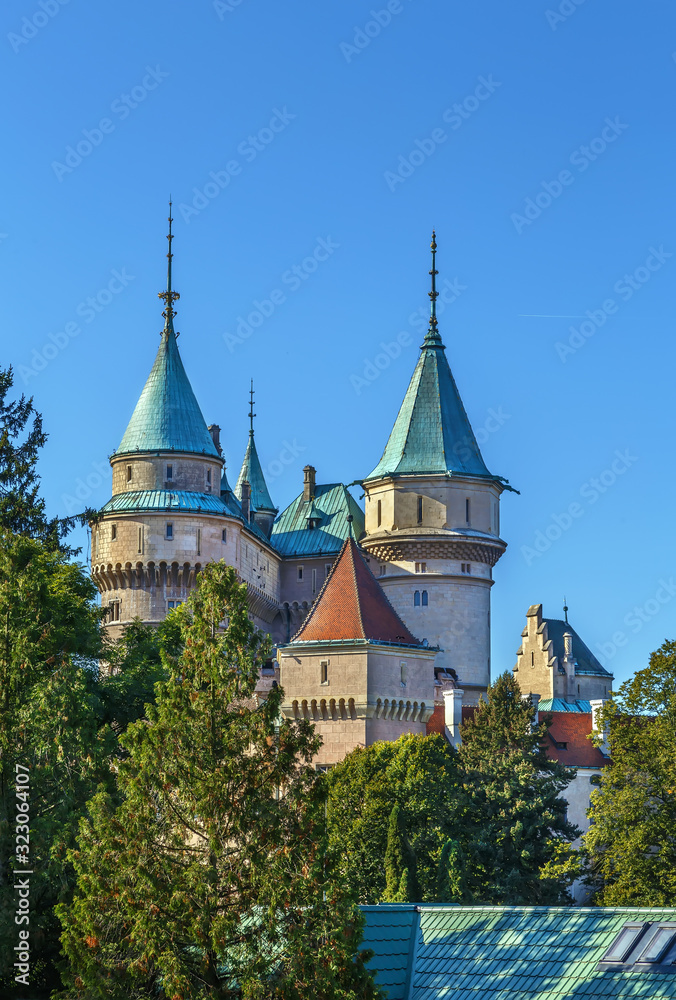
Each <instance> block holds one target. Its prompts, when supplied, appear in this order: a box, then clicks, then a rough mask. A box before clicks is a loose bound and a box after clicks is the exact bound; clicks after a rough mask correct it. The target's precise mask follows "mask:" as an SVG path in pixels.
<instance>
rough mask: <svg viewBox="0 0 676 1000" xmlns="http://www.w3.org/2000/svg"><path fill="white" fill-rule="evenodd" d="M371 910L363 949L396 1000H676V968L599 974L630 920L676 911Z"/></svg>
mask: <svg viewBox="0 0 676 1000" xmlns="http://www.w3.org/2000/svg"><path fill="white" fill-rule="evenodd" d="M416 909H417V912H416ZM363 910H364V913H365V916H366V928H365V933H364V940H363V947H365V948H371V949H373V951H374V952H375V955H374V957H373V959H372V960H371V962H370V963H369V964H370V965H371V966H372V968H374V969H377V970H381V969H382V970H383V972H382V973H381V972H380V971H378V972H377V974H376V982H380V983H381V984H382V985H383V986H385V987H386V988H387V990H388V996H389V998H390V1000H473V998H476V1000H533V998H534V997H538V998H539V1000H564V998H566V1000H573V998H575V1000H577V998H580V1000H582V998H586V997H589V998H590V1000H591V998H595V997H603V998H604V1000H628V998H630V997H632V998H633V997H643V998H645V1000H675V998H676V967H675V968H674V971H667V972H663V971H660V972H657V971H655V972H653V971H644V970H643V969H639V968H637V967H632V968H628V969H599V968H598V963H599V961H600V960H601V958H602V956H603V955H604V954H605V952H606V951H607V949H608V948H609V947H610V945H611V944H612V943H613V941H614V940H615V939H616V938H617V936H618V935H619V933H620V931H621V930H622V928H623V926H624V925H625V924H626V923H629V922H634V921H636V922H643V921H646V922H650V923H652V924H657V923H659V922H665V921H675V920H676V908H668V907H663V908H662V907H660V908H657V907H655V908H648V907H646V908H643V907H641V908H638V907H636V908H635V907H626V908H619V907H618V908H611V907H516V906H448V907H446V906H433V905H428V904H422V905H420V906H419V907H417V908H413V907H411V906H407V905H406V904H401V905H400V906H365V907H363ZM407 931H408V936H407ZM404 970H406V971H405V972H404ZM381 976H382V979H381Z"/></svg>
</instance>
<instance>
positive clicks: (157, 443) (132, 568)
mask: <svg viewBox="0 0 676 1000" xmlns="http://www.w3.org/2000/svg"><path fill="white" fill-rule="evenodd" d="M172 221H173V220H172V219H171V205H170V218H169V236H168V239H169V252H168V254H167V257H168V273H167V289H166V291H164V292H161V293H160V298H161V299H163V301H164V303H165V310H164V312H163V314H162V315H163V316H164V329H163V330H162V333H161V340H160V346H159V350H158V352H157V356H156V358H155V362H154V364H153V367H152V370H151V372H150V375H149V376H148V379H147V381H146V384H145V386H144V388H143V391H142V393H141V396H140V398H139V400H138V403H137V404H136V408H135V409H134V412H133V414H132V417H131V420H130V421H129V425H128V427H127V429H126V431H125V433H124V436H123V438H122V441H121V443H120V446H119V447H118V448H117V450H116V451H115V452H114V454H113V455H112V456H111V459H110V464H111V466H112V470H113V490H112V498H111V499H110V500H109V501H108V503H107V504H105V506H104V507H103V508H102V510H101V512H100V514H99V516H98V517H97V518H96V519H95V520H94V521H93V522H92V525H91V528H92V541H91V545H92V553H91V562H92V577H93V579H94V581H95V583H96V584H97V586H98V588H99V591H100V593H101V602H102V604H103V605H104V606H105V607H107V608H108V627H109V630H110V632H111V633H112V634H113V636H117V635H118V634H119V633H120V631H121V628H122V626H123V625H125V624H128V623H129V622H130V621H131V620H132V619H133V618H140V619H141V620H142V621H143V622H145V623H157V622H160V621H162V620H163V618H164V617H165V616H166V614H167V612H168V611H170V610H171V609H172V608H174V607H176V605H177V604H180V603H182V602H183V601H184V600H185V599H186V597H187V596H188V593H189V591H190V590H191V588H192V587H193V586H194V584H195V577H196V575H197V574H198V573H199V571H200V569H201V568H202V567H203V566H204V565H205V564H206V563H208V562H214V561H218V560H220V559H224V560H225V562H226V563H228V564H229V565H231V566H236V567H237V568H238V570H239V572H240V575H241V576H242V578H243V579H244V580H246V582H247V584H248V585H249V604H250V607H251V609H252V613H253V614H254V617H255V619H256V620H257V624H260V625H261V626H262V627H265V624H266V621H267V619H268V618H269V619H270V620H272V617H273V616H274V613H275V612H276V611H277V607H278V598H279V575H278V565H279V560H278V559H277V558H276V557H275V555H274V552H273V550H272V549H270V547H269V545H268V544H267V539H266V537H265V535H264V534H263V532H261V531H260V529H256V528H255V526H254V525H251V526H249V525H248V524H245V523H244V518H243V514H242V509H241V506H240V504H239V503H238V501H237V499H236V498H235V497H234V495H233V493H232V491H231V490H230V486H229V485H228V482H227V478H226V477H225V470H224V461H223V458H222V452H221V448H220V442H219V428H218V427H217V426H215V425H214V426H212V427H211V428H210V429H209V428H207V425H206V422H205V420H204V417H203V416H202V412H201V410H200V407H199V404H198V402H197V400H196V398H195V395H194V393H193V390H192V386H191V385H190V382H189V380H188V376H187V374H186V372H185V368H184V367H183V362H182V360H181V356H180V353H179V350H178V345H177V342H176V339H177V336H178V334H177V333H176V332H175V330H174V316H175V315H176V313H175V310H174V308H173V306H174V302H175V301H176V300H177V299H178V298H179V295H178V292H175V291H173V290H172V281H171V278H172V275H171V265H172V257H173V254H172V249H171V243H172V239H173V236H172V233H171V223H172Z"/></svg>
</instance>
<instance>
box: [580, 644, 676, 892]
mask: <svg viewBox="0 0 676 1000" xmlns="http://www.w3.org/2000/svg"><path fill="white" fill-rule="evenodd" d="M603 725H604V727H607V731H608V742H609V745H610V754H611V758H612V763H611V764H610V766H609V767H607V768H606V769H605V770H604V773H603V775H602V778H601V784H600V787H599V789H598V791H595V792H593V793H592V802H591V811H590V818H591V820H592V825H591V826H590V828H589V831H588V832H587V834H586V835H585V849H586V852H587V857H588V861H589V865H590V870H591V875H590V884H591V886H592V887H593V889H594V890H595V899H596V902H597V903H599V904H600V905H602V906H675V905H676V839H675V838H674V830H676V642H673V641H672V642H665V643H664V644H663V645H662V646H661V647H660V649H658V650H657V651H656V652H654V653H653V654H652V655H651V657H650V661H649V665H648V667H646V668H645V669H643V670H639V671H638V672H637V673H636V674H635V676H634V677H633V678H631V680H628V681H626V682H625V683H624V684H623V685H622V686H621V688H620V690H619V692H618V693H617V694H616V695H615V696H614V697H613V698H612V699H611V700H610V701H609V702H608V703H607V704H606V706H605V707H604V712H603Z"/></svg>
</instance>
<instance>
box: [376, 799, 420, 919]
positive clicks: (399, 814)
mask: <svg viewBox="0 0 676 1000" xmlns="http://www.w3.org/2000/svg"><path fill="white" fill-rule="evenodd" d="M416 869H417V864H416V857H415V852H414V851H413V849H412V847H411V845H410V843H409V841H408V837H407V836H406V819H405V816H404V812H403V810H402V809H401V807H400V806H399V803H398V802H395V804H394V806H393V808H392V812H391V813H390V821H389V824H388V830H387V848H386V850H385V895H384V897H383V899H384V901H385V902H387V903H416V902H419V901H420V888H419V886H418V878H417V870H416Z"/></svg>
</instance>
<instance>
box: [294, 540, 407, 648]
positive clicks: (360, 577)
mask: <svg viewBox="0 0 676 1000" xmlns="http://www.w3.org/2000/svg"><path fill="white" fill-rule="evenodd" d="M351 639H362V640H364V639H366V640H368V641H371V642H391V643H395V644H396V643H400V644H401V645H405V646H422V643H421V642H419V641H418V639H416V638H415V636H413V635H412V634H411V632H409V630H408V628H407V627H406V625H404V623H403V621H402V620H401V618H400V617H399V615H398V614H397V613H396V611H395V610H394V608H393V607H392V605H391V604H390V602H389V601H388V599H387V598H386V597H385V594H384V593H383V590H382V588H381V586H380V584H379V583H378V581H377V580H376V578H375V577H374V575H373V573H372V572H371V570H370V569H369V567H368V566H367V565H366V562H365V561H364V557H363V556H362V554H361V552H360V551H359V548H358V546H357V543H356V542H355V540H354V539H353V538H348V539H346V540H345V543H344V544H343V548H342V550H341V552H340V555H339V556H338V559H337V560H336V563H335V565H334V567H333V569H332V570H331V573H330V574H329V576H328V578H327V580H326V582H325V583H324V586H323V587H322V590H321V592H320V594H319V597H318V598H317V600H316V601H315V603H314V605H313V607H312V610H311V611H310V613H309V615H308V616H307V618H306V619H305V622H304V623H303V625H302V627H301V629H300V631H299V632H298V633H297V634H296V635H295V636H294V638H293V640H292V642H294V643H295V642H336V641H341V640H343V641H345V640H348V641H349V640H351Z"/></svg>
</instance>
